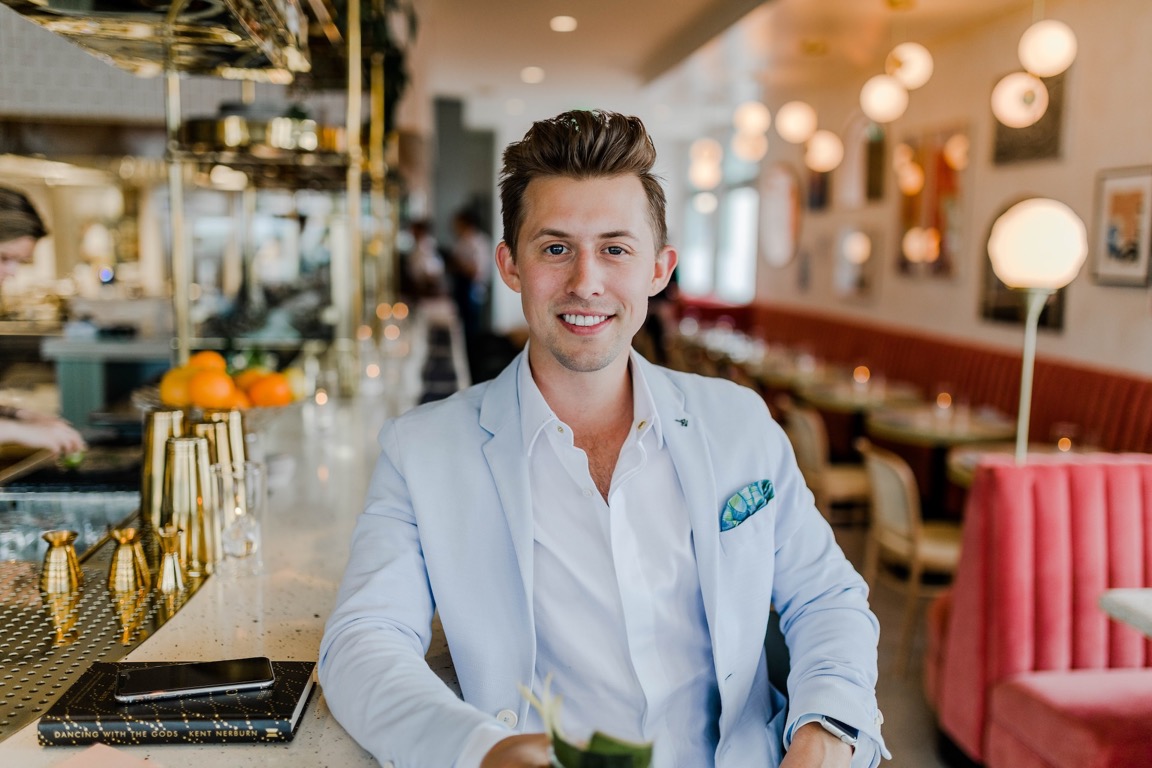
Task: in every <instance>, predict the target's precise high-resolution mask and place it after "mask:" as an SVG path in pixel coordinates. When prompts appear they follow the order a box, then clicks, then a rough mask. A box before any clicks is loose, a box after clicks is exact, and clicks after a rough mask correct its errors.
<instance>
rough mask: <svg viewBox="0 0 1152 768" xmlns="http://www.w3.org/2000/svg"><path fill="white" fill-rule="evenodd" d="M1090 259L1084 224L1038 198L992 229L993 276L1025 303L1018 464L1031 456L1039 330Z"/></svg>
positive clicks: (1061, 207) (1066, 209)
mask: <svg viewBox="0 0 1152 768" xmlns="http://www.w3.org/2000/svg"><path fill="white" fill-rule="evenodd" d="M1087 255H1088V234H1087V232H1086V230H1085V228H1084V222H1083V221H1082V220H1081V219H1080V217H1079V216H1077V215H1076V213H1075V212H1074V211H1073V210H1072V209H1071V208H1069V207H1068V206H1067V205H1064V203H1061V202H1058V201H1056V200H1049V199H1047V198H1040V197H1035V198H1031V199H1028V200H1024V201H1023V202H1020V203H1017V204H1016V205H1014V206H1012V207H1011V208H1009V209H1008V210H1007V211H1005V212H1004V213H1003V215H1001V216H1000V218H998V219H996V223H995V224H993V225H992V234H991V235H990V236H989V238H988V256H989V258H990V259H991V260H992V271H993V272H995V273H996V276H997V277H998V278H1000V280H1001V281H1003V282H1004V284H1005V285H1007V286H1008V287H1009V288H1015V289H1018V290H1022V291H1024V293H1025V297H1026V302H1025V305H1026V316H1025V321H1024V360H1023V368H1022V370H1021V372H1020V411H1019V414H1018V416H1017V419H1016V463H1017V464H1022V463H1024V460H1025V458H1026V457H1027V453H1028V419H1029V415H1030V412H1031V408H1032V371H1033V368H1034V367H1035V362H1036V328H1037V326H1038V325H1039V322H1040V313H1041V311H1043V309H1044V303H1045V302H1046V301H1047V300H1048V297H1049V296H1051V295H1052V294H1053V293H1055V292H1056V291H1057V290H1059V289H1060V288H1063V287H1064V286H1066V285H1068V283H1070V282H1072V280H1073V279H1074V278H1075V277H1076V275H1077V273H1079V272H1080V267H1081V266H1082V265H1083V264H1084V259H1085V258H1086V257H1087Z"/></svg>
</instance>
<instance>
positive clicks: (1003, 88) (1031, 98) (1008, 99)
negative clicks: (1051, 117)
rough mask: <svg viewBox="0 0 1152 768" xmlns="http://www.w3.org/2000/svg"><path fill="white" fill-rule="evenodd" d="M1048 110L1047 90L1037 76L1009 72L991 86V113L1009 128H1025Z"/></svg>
mask: <svg viewBox="0 0 1152 768" xmlns="http://www.w3.org/2000/svg"><path fill="white" fill-rule="evenodd" d="M1047 110H1048V89H1047V88H1046V87H1045V86H1044V83H1043V82H1042V81H1041V80H1040V78H1038V77H1036V76H1035V75H1032V74H1029V73H1027V72H1013V73H1012V74H1010V75H1007V76H1006V77H1004V78H1003V79H1002V80H1001V81H1000V82H998V83H996V87H995V88H993V89H992V114H994V115H996V119H997V120H999V121H1000V122H1002V123H1004V125H1006V126H1008V127H1009V128H1027V127H1028V126H1030V125H1032V124H1034V123H1035V122H1036V121H1037V120H1039V119H1040V118H1041V117H1043V116H1044V113H1045V112H1046V111H1047Z"/></svg>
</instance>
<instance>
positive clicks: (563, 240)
mask: <svg viewBox="0 0 1152 768" xmlns="http://www.w3.org/2000/svg"><path fill="white" fill-rule="evenodd" d="M517 248H518V253H517V254H516V259H515V260H513V258H512V253H511V251H510V250H509V249H508V246H507V245H506V244H505V243H500V246H499V247H498V248H497V250H496V262H497V265H498V266H499V268H500V275H501V277H502V278H503V279H504V282H505V283H506V284H507V285H508V287H510V288H511V289H512V290H514V291H516V292H518V293H520V294H521V301H522V303H523V307H524V316H525V318H526V319H527V321H528V331H529V338H530V340H531V347H530V354H531V360H532V369H533V372H534V373H535V374H537V375H541V374H545V375H546V371H547V370H549V369H550V370H552V371H560V370H561V369H563V370H567V371H571V372H580V373H584V372H592V371H599V370H603V369H605V368H607V367H609V366H610V365H611V364H612V363H613V362H615V361H617V360H619V361H620V365H621V366H624V365H626V357H625V358H624V359H623V360H621V359H620V358H621V353H622V352H624V351H626V350H627V349H628V348H629V347H630V345H631V343H632V337H633V336H635V335H636V332H637V331H638V330H639V329H640V326H641V325H643V324H644V318H645V316H646V315H647V312H648V297H649V296H652V295H654V294H656V293H658V292H659V291H660V290H661V289H662V288H663V287H664V286H665V285H666V284H667V282H668V278H669V277H670V276H671V274H672V270H673V268H675V266H676V251H674V250H673V249H672V248H670V247H665V248H662V249H660V250H657V246H656V243H655V238H654V235H653V232H652V224H651V221H650V220H649V216H648V198H647V197H646V195H645V194H644V187H643V185H642V184H641V183H640V179H638V178H637V177H636V176H634V175H625V176H613V177H608V178H595V179H572V178H567V177H562V176H560V177H545V178H538V179H533V180H532V181H531V182H530V183H529V184H528V188H527V189H526V190H525V192H524V221H523V224H522V225H521V227H520V232H519V244H518V246H517Z"/></svg>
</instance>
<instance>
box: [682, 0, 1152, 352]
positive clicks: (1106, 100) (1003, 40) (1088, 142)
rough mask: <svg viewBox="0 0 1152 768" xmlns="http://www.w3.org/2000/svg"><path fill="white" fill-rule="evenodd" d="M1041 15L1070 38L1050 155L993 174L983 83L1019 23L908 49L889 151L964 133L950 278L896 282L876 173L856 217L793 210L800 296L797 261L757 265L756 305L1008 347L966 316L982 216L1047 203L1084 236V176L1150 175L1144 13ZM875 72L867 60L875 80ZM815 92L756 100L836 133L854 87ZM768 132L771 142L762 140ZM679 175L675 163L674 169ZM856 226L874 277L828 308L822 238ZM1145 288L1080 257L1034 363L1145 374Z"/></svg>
mask: <svg viewBox="0 0 1152 768" xmlns="http://www.w3.org/2000/svg"><path fill="white" fill-rule="evenodd" d="M1046 15H1047V16H1048V17H1049V18H1056V19H1060V20H1062V21H1064V22H1066V23H1067V24H1069V25H1070V26H1071V27H1072V29H1073V30H1075V32H1076V35H1077V37H1078V40H1079V56H1078V57H1077V59H1076V62H1075V63H1074V64H1073V66H1072V68H1071V69H1070V70H1069V71H1068V73H1067V75H1066V86H1065V103H1064V136H1063V144H1062V157H1061V158H1059V159H1053V160H1041V161H1032V162H1027V163H1017V164H1012V165H1001V166H995V165H993V163H992V138H993V132H994V118H993V116H992V114H991V109H990V107H989V106H988V98H989V94H990V93H991V90H992V87H993V85H994V84H995V83H996V82H997V80H998V79H999V78H1000V77H1002V76H1003V75H1004V74H1007V73H1008V72H1010V71H1013V70H1017V69H1020V65H1019V62H1018V60H1017V55H1016V45H1017V41H1018V40H1019V37H1020V34H1021V33H1022V32H1023V31H1024V30H1025V29H1026V28H1027V27H1028V25H1029V23H1030V22H1031V14H1030V13H1024V12H1020V13H1017V14H1013V15H1010V16H1007V17H1005V18H1004V19H1003V20H1002V21H1001V22H999V23H997V24H996V25H995V26H993V27H988V28H983V29H981V30H977V31H974V32H971V33H968V34H966V35H964V36H963V37H956V38H953V39H949V40H943V41H935V42H933V41H921V42H924V43H925V44H926V45H928V47H929V49H930V50H931V51H932V53H933V55H934V57H935V60H936V69H935V74H934V75H933V78H932V80H931V81H930V82H929V83H928V84H927V85H926V86H924V87H923V88H921V89H920V90H917V91H914V92H912V94H911V102H910V106H909V108H908V111H907V113H906V114H905V115H904V116H903V117H901V118H900V119H899V120H897V121H896V122H894V123H893V124H891V126H890V128H889V132H888V148H889V155H890V154H891V148H892V147H893V146H894V145H895V143H897V142H899V141H901V140H903V139H905V138H912V137H916V136H918V135H921V134H923V133H924V132H925V131H928V130H931V129H944V128H950V127H953V126H962V125H967V127H968V130H969V135H970V137H971V140H972V149H971V164H970V166H969V168H968V170H967V171H966V175H965V177H964V188H965V200H964V207H963V229H964V237H963V244H962V246H961V248H960V254H959V258H958V260H957V264H956V265H955V269H954V273H953V276H952V277H951V278H926V277H921V278H910V277H906V276H901V275H900V274H898V273H897V272H896V266H895V265H896V249H897V248H898V245H899V243H898V239H897V238H898V230H897V227H898V221H897V219H898V202H899V201H898V192H897V191H896V188H895V178H894V175H893V174H892V171H891V170H890V167H891V164H890V163H889V164H888V168H889V170H888V171H887V173H888V177H887V178H886V180H885V198H884V200H883V201H882V202H879V203H873V204H870V205H867V206H866V207H864V208H861V209H856V210H847V209H845V208H844V207H842V206H837V203H836V195H835V184H836V181H837V179H836V174H835V173H834V175H833V195H832V198H831V200H832V202H831V204H830V207H829V209H828V210H827V211H825V212H811V213H806V214H805V217H804V224H803V231H802V234H801V242H802V246H803V247H804V248H805V249H807V251H808V252H809V254H810V256H811V262H810V269H811V279H810V288H809V290H808V292H807V293H801V292H800V291H799V289H798V287H797V286H798V269H799V265H798V263H797V262H793V263H792V264H790V265H789V266H787V267H784V268H779V269H773V268H770V267H766V266H761V267H760V269H759V274H758V285H757V300H758V301H761V302H769V303H772V304H777V305H785V304H786V305H793V306H797V307H802V308H807V309H814V310H819V311H822V312H827V313H834V314H841V315H845V316H849V317H859V318H861V319H867V320H871V321H876V322H881V323H886V324H893V325H901V326H907V327H911V328H916V329H922V330H924V331H927V332H931V333H939V334H945V335H951V336H958V337H962V338H966V339H969V340H972V341H976V342H979V343H985V344H991V345H997V346H1003V347H1007V348H1011V349H1016V348H1019V347H1020V346H1021V339H1022V331H1021V329H1020V327H1018V326H1011V325H1005V324H1001V323H990V322H986V321H983V320H981V319H980V318H979V304H980V293H981V281H982V277H983V269H984V262H985V260H986V258H987V256H986V250H985V243H986V239H987V235H988V231H989V229H990V227H991V225H992V222H993V221H994V219H995V217H996V216H997V215H998V213H999V212H1000V211H1002V210H1003V209H1004V208H1005V207H1006V206H1007V205H1009V204H1011V203H1012V202H1015V201H1016V200H1018V199H1020V198H1023V197H1027V196H1035V195H1039V196H1045V197H1052V198H1055V199H1057V200H1060V201H1062V202H1064V203H1066V204H1068V205H1069V206H1071V207H1072V209H1073V210H1075V211H1076V213H1077V214H1079V215H1080V217H1081V218H1082V219H1083V220H1084V222H1085V223H1086V224H1087V226H1088V231H1089V240H1090V242H1091V240H1092V237H1093V234H1092V233H1093V229H1094V199H1095V189H1096V179H1097V173H1098V172H1099V171H1100V170H1101V169H1106V168H1116V167H1126V166H1138V165H1152V98H1150V95H1149V90H1148V81H1149V78H1150V77H1152V46H1149V45H1148V39H1149V37H1150V36H1152V3H1149V2H1148V0H1107V1H1106V2H1100V1H1099V0H1064V1H1062V2H1056V1H1050V2H1049V3H1047V11H1046ZM881 71H882V63H881V62H877V63H876V67H875V72H876V73H879V72H881ZM870 74H871V73H868V74H867V75H863V76H861V78H860V80H859V81H858V82H857V81H854V82H846V83H844V84H843V86H842V87H839V88H836V89H833V90H828V91H824V92H820V93H812V92H808V93H780V94H771V95H769V96H768V97H767V98H766V101H767V103H768V104H769V105H770V106H778V105H779V104H782V103H783V102H784V101H786V100H788V99H790V98H804V99H806V100H808V101H810V102H811V103H813V105H814V106H816V108H817V110H818V111H819V114H820V122H821V126H822V127H825V128H830V129H832V130H834V131H837V132H838V133H839V132H841V131H843V129H844V128H845V127H846V126H847V125H848V124H849V122H851V121H852V120H853V119H854V117H856V116H858V115H859V107H858V103H859V102H858V93H859V89H860V86H861V85H862V84H863V81H864V80H865V79H866V77H867V76H869V75H870ZM773 136H774V134H773ZM777 161H784V162H787V163H789V164H792V165H793V166H794V167H796V168H802V167H803V164H802V158H801V153H800V151H799V149H798V148H795V147H792V146H790V145H787V144H785V143H784V142H783V141H780V140H779V139H776V140H775V141H774V142H773V146H772V148H771V150H770V153H769V156H768V158H766V159H765V161H764V162H765V167H767V165H768V164H769V163H772V162H777ZM685 165H686V163H685ZM853 223H855V224H861V223H863V224H866V225H867V226H869V227H870V228H872V229H874V230H877V231H879V232H880V233H882V234H881V237H880V242H879V243H878V248H879V250H878V251H877V252H875V254H874V258H875V257H879V258H880V259H881V262H880V263H879V264H877V265H875V266H876V267H878V269H877V270H876V273H875V274H876V275H877V277H878V280H877V284H876V286H875V289H874V292H873V294H872V296H871V297H870V298H868V299H848V300H845V299H842V298H838V297H836V296H835V294H834V293H833V289H832V274H833V256H832V253H831V252H830V251H831V248H832V247H833V244H834V243H835V242H836V236H837V234H838V233H839V232H840V230H841V229H842V227H844V226H845V225H848V224H853ZM1150 296H1152V294H1150V292H1149V290H1148V289H1147V288H1131V287H1109V286H1101V285H1097V284H1096V283H1095V282H1094V280H1093V277H1092V254H1089V260H1088V262H1087V263H1086V264H1085V266H1084V269H1083V270H1082V271H1081V273H1080V275H1079V277H1077V278H1076V280H1075V281H1074V282H1073V283H1072V285H1071V286H1069V288H1068V289H1067V297H1066V305H1065V318H1064V330H1063V332H1062V333H1049V332H1043V331H1042V332H1041V334H1040V339H1039V353H1040V354H1041V355H1046V356H1050V357H1059V358H1065V359H1074V360H1079V361H1082V362H1085V363H1088V364H1092V365H1099V366H1105V367H1111V368H1118V369H1125V370H1129V371H1134V372H1138V373H1141V374H1146V375H1152V306H1150V301H1149V300H1150Z"/></svg>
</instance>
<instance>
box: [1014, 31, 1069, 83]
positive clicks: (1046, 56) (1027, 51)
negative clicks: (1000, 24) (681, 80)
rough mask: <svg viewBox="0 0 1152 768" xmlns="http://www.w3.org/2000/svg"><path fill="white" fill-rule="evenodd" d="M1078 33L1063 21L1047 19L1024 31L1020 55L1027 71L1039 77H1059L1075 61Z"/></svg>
mask: <svg viewBox="0 0 1152 768" xmlns="http://www.w3.org/2000/svg"><path fill="white" fill-rule="evenodd" d="M1076 48H1077V45H1076V34H1075V33H1074V32H1073V31H1072V28H1071V27H1069V26H1068V25H1067V24H1065V23H1064V22H1062V21H1056V20H1055V19H1044V20H1043V21H1038V22H1036V23H1035V24H1033V25H1032V26H1030V27H1028V29H1026V30H1025V31H1024V34H1023V35H1022V36H1021V37H1020V45H1019V47H1018V48H1017V53H1018V54H1019V55H1020V63H1021V64H1023V65H1024V69H1026V70H1028V71H1029V72H1031V73H1032V74H1034V75H1036V76H1037V77H1052V76H1053V75H1058V74H1060V73H1061V72H1063V71H1064V70H1066V69H1068V67H1069V66H1071V65H1072V61H1073V60H1074V59H1075V58H1076Z"/></svg>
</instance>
